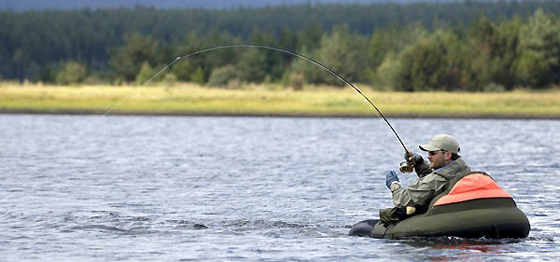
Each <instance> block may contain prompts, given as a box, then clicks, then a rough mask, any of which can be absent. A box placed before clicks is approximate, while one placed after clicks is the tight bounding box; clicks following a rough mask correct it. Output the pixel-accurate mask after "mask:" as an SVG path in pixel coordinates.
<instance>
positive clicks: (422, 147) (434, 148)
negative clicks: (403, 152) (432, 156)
mask: <svg viewBox="0 0 560 262" xmlns="http://www.w3.org/2000/svg"><path fill="white" fill-rule="evenodd" d="M418 147H419V148H420V150H422V151H437V150H441V148H439V147H437V146H434V145H432V144H427V145H419V146H418Z"/></svg>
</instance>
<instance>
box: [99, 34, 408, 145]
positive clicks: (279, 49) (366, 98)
mask: <svg viewBox="0 0 560 262" xmlns="http://www.w3.org/2000/svg"><path fill="white" fill-rule="evenodd" d="M231 48H259V49H268V50H273V51H277V52H282V53H286V54H289V55H292V56H295V57H298V58H301V59H304V60H306V61H308V62H310V63H312V64H314V65H316V66H319V67H321V68H322V69H324V70H326V71H327V72H329V73H330V74H331V75H333V76H335V77H336V78H338V79H339V80H340V81H342V82H344V83H345V84H346V85H348V86H349V87H351V88H352V89H353V90H354V91H356V92H357V93H358V94H359V95H361V96H362V97H363V98H364V101H365V102H367V103H368V104H369V105H371V106H372V107H373V109H375V112H376V113H377V116H378V117H381V119H383V121H385V123H386V124H387V125H388V126H389V128H390V129H391V131H392V132H393V134H395V136H396V137H397V139H398V140H399V143H400V144H401V146H402V147H403V148H404V151H405V152H406V153H407V154H409V152H410V151H408V149H407V148H406V146H405V145H404V142H403V141H402V139H401V137H400V136H399V134H398V133H397V131H396V130H395V129H394V128H393V126H392V125H391V123H389V120H387V118H386V117H385V115H384V114H383V113H382V112H381V110H379V108H377V106H375V104H374V103H373V102H372V101H371V100H370V99H369V98H368V97H367V96H366V95H365V94H364V93H363V92H362V91H361V90H360V89H358V88H357V87H356V86H354V85H353V84H352V83H350V81H348V80H346V79H345V78H344V77H342V76H341V75H339V74H338V73H336V72H335V71H333V70H332V69H330V68H328V67H327V66H325V65H323V64H321V63H319V62H317V61H315V60H314V59H312V58H309V57H307V56H304V55H302V54H298V53H296V52H294V51H290V50H287V49H283V48H279V47H272V46H265V45H246V44H239V45H222V46H215V47H211V48H207V49H202V50H198V51H196V52H193V53H190V54H188V55H184V56H179V57H177V58H175V60H173V61H172V62H171V63H169V64H168V65H167V66H165V67H164V68H163V69H162V70H160V71H159V72H158V73H157V74H155V75H154V76H152V77H151V78H150V79H148V80H147V81H146V82H144V83H143V84H142V85H141V86H144V85H146V84H148V83H149V82H151V81H152V80H153V79H155V78H156V77H157V76H159V75H160V74H161V73H163V72H164V71H166V70H167V69H169V67H171V66H172V65H173V64H175V63H177V62H178V61H179V60H182V59H185V58H189V57H191V56H195V55H199V54H202V53H207V52H211V51H216V50H221V49H231ZM131 96H132V95H129V96H127V97H125V98H123V99H122V100H121V101H119V102H118V103H117V104H115V105H114V106H113V107H111V108H110V109H109V110H107V112H105V113H104V114H103V116H106V115H107V114H109V113H110V112H111V111H113V109H115V108H116V107H117V106H119V105H120V104H121V103H123V102H124V100H126V99H128V98H130V97H131Z"/></svg>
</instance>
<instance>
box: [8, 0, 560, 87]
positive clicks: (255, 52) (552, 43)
mask: <svg viewBox="0 0 560 262" xmlns="http://www.w3.org/2000/svg"><path fill="white" fill-rule="evenodd" d="M559 13H560V3H556V2H555V1H522V2H503V1H501V2H492V3H488V2H477V1H464V2H455V3H439V4H436V3H416V4H409V5H401V4H391V3H386V4H372V5H359V4H346V5H340V4H339V5H336V4H334V5H301V6H283V7H267V8H258V9H244V8H239V9H233V10H197V9H189V10H158V9H153V8H135V9H118V10H113V9H105V10H103V9H101V10H95V11H92V10H88V9H84V10H74V11H41V12H37V11H29V12H11V11H4V12H0V24H2V26H0V41H1V42H2V45H1V46H0V78H1V79H18V80H20V81H23V80H24V79H28V80H30V81H41V82H47V83H57V84H79V83H88V84H95V83H113V84H120V83H137V84H141V83H144V82H145V81H146V80H148V79H149V78H150V77H152V76H153V75H154V74H155V73H157V72H158V71H159V70H160V69H162V68H164V67H165V66H166V65H168V64H169V63H170V62H172V61H173V59H174V58H176V57H178V56H183V55H187V54H190V53H193V52H196V51H198V50H202V49H205V48H209V47H215V46H219V45H232V44H255V45H267V46H273V47H279V48H283V49H287V50H292V51H295V52H298V53H301V54H303V55H305V56H308V57H311V58H313V59H314V60H316V61H319V62H321V63H322V64H324V65H326V66H328V67H329V68H331V69H332V70H334V71H335V72H337V73H338V74H340V75H341V76H343V77H345V78H346V79H348V80H349V81H351V82H359V83H366V84H369V85H371V86H373V87H375V88H378V89H392V90H401V91H428V90H447V91H454V90H465V91H501V90H512V89H513V88H515V87H517V86H522V87H528V88H532V89H541V88H547V87H550V86H558V85H559V84H560V20H559V19H558V14H559ZM155 81H168V82H176V81H191V82H197V83H200V84H206V85H209V86H220V87H227V88H238V87H240V86H242V84H243V83H263V82H269V83H283V84H285V85H286V86H290V87H294V88H296V89H297V88H301V87H302V86H303V85H304V84H305V83H312V84H328V85H335V86H341V82H340V81H339V80H338V79H336V78H334V77H333V76H332V75H329V74H328V72H326V71H324V70H321V69H320V68H318V67H316V66H313V65H311V64H309V63H308V62H306V61H304V60H302V59H296V58H295V57H294V56H290V55H287V54H285V53H281V52H275V51H272V50H267V49H247V48H237V49H224V50H218V51H213V52H208V53H204V54H199V55H196V56H191V57H188V58H185V59H182V60H180V61H178V62H177V63H174V64H173V65H172V66H171V68H170V69H169V70H168V71H166V72H165V73H164V74H162V75H161V76H160V77H158V78H157V79H155Z"/></svg>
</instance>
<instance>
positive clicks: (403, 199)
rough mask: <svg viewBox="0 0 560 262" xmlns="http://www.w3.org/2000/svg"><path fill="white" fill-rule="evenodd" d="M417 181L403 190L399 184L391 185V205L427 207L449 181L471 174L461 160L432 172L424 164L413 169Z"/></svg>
mask: <svg viewBox="0 0 560 262" xmlns="http://www.w3.org/2000/svg"><path fill="white" fill-rule="evenodd" d="M415 171H416V174H417V175H418V179H416V180H415V181H413V182H412V183H410V184H409V185H408V186H407V188H403V187H402V185H401V184H400V183H393V184H391V192H392V194H393V203H394V204H395V206H396V207H407V206H416V207H424V208H425V207H427V206H428V205H429V204H430V201H431V200H432V199H433V198H434V197H435V196H437V195H439V194H440V193H442V192H443V191H445V189H446V186H447V183H448V181H449V179H451V178H453V177H455V176H461V175H466V174H468V173H470V172H471V169H470V168H469V167H468V166H467V164H466V163H465V161H463V159H462V158H458V159H457V160H454V161H452V162H451V163H449V164H448V165H446V166H445V167H443V168H440V169H437V170H432V169H431V168H429V166H428V165H427V164H426V163H421V164H419V165H417V166H416V167H415Z"/></svg>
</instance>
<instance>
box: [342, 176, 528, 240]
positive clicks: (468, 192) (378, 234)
mask: <svg viewBox="0 0 560 262" xmlns="http://www.w3.org/2000/svg"><path fill="white" fill-rule="evenodd" d="M449 185H450V187H448V188H451V189H449V190H446V191H445V192H443V193H442V194H440V195H438V196H436V197H435V198H434V199H433V200H432V201H431V202H430V205H429V207H428V210H427V211H426V212H425V213H424V214H419V215H415V216H412V217H410V218H407V219H404V220H402V221H400V222H398V223H396V224H389V225H384V223H383V222H381V221H379V220H377V219H370V220H364V221H362V222H359V223H357V224H356V225H354V226H353V227H352V229H351V230H350V232H349V235H350V236H366V237H373V238H405V237H414V236H430V237H431V236H434V237H436V236H454V237H462V238H481V237H487V238H525V237H527V236H528V235H529V231H530V225H529V220H528V219H527V216H525V214H524V213H523V212H522V211H521V210H520V209H519V208H517V206H516V204H515V202H514V201H513V198H512V197H511V195H510V194H508V193H507V192H506V191H505V190H503V189H502V188H500V187H499V186H498V184H497V183H496V182H495V181H494V180H493V179H492V178H491V177H490V176H489V175H488V174H486V173H483V172H473V173H470V174H468V175H466V176H464V177H458V178H457V179H455V181H450V184H449Z"/></svg>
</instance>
